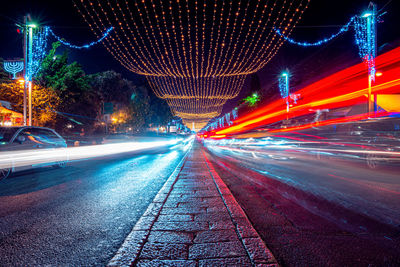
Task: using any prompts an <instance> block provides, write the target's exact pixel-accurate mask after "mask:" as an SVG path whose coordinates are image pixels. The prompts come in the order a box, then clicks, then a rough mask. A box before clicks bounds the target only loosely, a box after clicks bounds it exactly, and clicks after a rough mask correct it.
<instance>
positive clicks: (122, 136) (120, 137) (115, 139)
mask: <svg viewBox="0 0 400 267" xmlns="http://www.w3.org/2000/svg"><path fill="white" fill-rule="evenodd" d="M133 141H135V138H134V136H133V135H130V134H126V133H115V134H109V135H107V136H105V137H104V138H103V141H102V142H101V143H102V144H115V143H124V142H133Z"/></svg>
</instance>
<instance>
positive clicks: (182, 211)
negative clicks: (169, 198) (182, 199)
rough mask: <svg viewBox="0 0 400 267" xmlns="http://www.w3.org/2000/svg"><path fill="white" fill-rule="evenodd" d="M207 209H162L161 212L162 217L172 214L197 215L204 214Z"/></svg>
mask: <svg viewBox="0 0 400 267" xmlns="http://www.w3.org/2000/svg"><path fill="white" fill-rule="evenodd" d="M206 211H207V208H202V207H193V208H190V209H189V208H163V209H162V210H161V213H160V214H162V215H174V214H199V213H206Z"/></svg>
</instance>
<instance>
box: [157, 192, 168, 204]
mask: <svg viewBox="0 0 400 267" xmlns="http://www.w3.org/2000/svg"><path fill="white" fill-rule="evenodd" d="M167 196H168V194H164V193H163V194H157V196H156V197H155V198H154V200H153V202H161V203H163V202H164V201H165V200H166V199H167Z"/></svg>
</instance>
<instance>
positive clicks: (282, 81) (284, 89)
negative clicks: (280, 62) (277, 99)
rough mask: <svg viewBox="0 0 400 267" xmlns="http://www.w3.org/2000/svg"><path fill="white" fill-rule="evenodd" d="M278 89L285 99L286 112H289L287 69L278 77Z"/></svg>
mask: <svg viewBox="0 0 400 267" xmlns="http://www.w3.org/2000/svg"><path fill="white" fill-rule="evenodd" d="M279 91H280V92H281V96H282V98H284V99H285V101H286V113H289V72H287V71H285V72H283V73H282V75H281V76H280V77H279Z"/></svg>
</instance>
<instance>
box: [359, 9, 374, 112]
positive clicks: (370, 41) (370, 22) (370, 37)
mask: <svg viewBox="0 0 400 267" xmlns="http://www.w3.org/2000/svg"><path fill="white" fill-rule="evenodd" d="M370 6H371V8H370V10H369V11H367V12H365V13H364V14H363V15H362V18H365V19H366V33H367V36H366V45H367V50H368V51H367V55H366V56H367V65H368V102H367V104H368V117H369V118H371V117H372V111H374V112H376V96H374V99H373V100H372V83H373V82H374V81H375V72H376V70H375V57H376V5H375V4H374V3H372V2H371V3H370Z"/></svg>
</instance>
